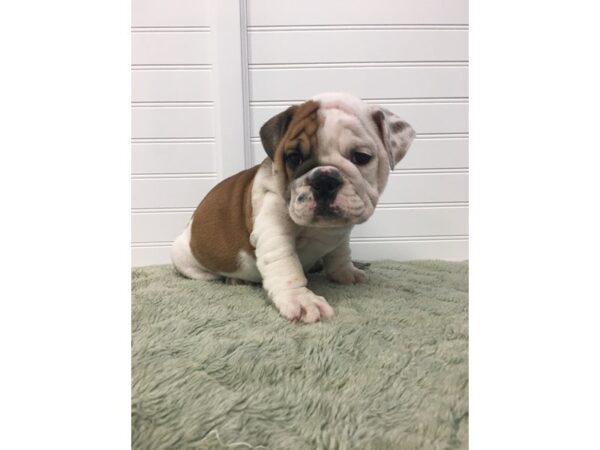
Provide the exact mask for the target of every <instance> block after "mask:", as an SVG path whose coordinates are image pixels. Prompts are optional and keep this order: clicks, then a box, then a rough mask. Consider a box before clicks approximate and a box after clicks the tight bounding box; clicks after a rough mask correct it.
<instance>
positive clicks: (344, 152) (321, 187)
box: [260, 93, 415, 227]
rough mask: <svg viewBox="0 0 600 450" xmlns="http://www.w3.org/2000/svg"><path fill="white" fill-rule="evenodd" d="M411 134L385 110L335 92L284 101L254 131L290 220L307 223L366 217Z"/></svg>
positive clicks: (319, 224)
mask: <svg viewBox="0 0 600 450" xmlns="http://www.w3.org/2000/svg"><path fill="white" fill-rule="evenodd" d="M414 136H415V132H414V131H413V129H412V127H411V126H410V125H409V124H408V123H406V122H404V121H403V120H401V119H400V118H399V117H397V116H396V115H394V114H393V113H392V112H390V111H388V110H386V109H384V108H381V107H378V106H373V105H367V104H366V103H364V102H362V101H361V100H360V99H358V98H356V97H354V96H351V95H349V94H342V93H326V94H320V95H318V96H316V97H313V98H312V99H311V100H308V101H307V102H305V103H302V104H300V105H294V106H291V107H289V108H288V109H286V110H285V111H283V112H281V113H279V114H277V115H276V116H274V117H272V118H271V119H269V120H268V121H267V122H266V123H265V124H264V125H263V126H262V128H261V129H260V137H261V140H262V144H263V147H264V148H265V150H266V152H267V154H268V155H269V157H270V158H271V159H272V160H273V175H274V176H275V178H276V180H277V183H278V186H279V189H280V192H281V194H282V195H283V197H284V198H285V199H286V201H287V203H288V208H289V213H290V217H291V218H292V220H293V221H294V222H296V223H297V224H298V225H303V226H311V227H340V226H347V225H352V224H358V223H362V222H364V221H366V220H367V219H368V218H369V217H370V216H371V215H372V214H373V212H374V210H375V206H376V205H377V202H378V200H379V196H380V194H381V192H382V191H383V188H384V187H385V185H386V182H387V179H388V175H389V171H390V170H391V169H393V168H394V167H395V166H396V164H397V163H398V162H399V161H400V160H401V159H402V158H403V157H404V155H405V154H406V152H407V150H408V148H409V146H410V144H411V142H412V140H413V138H414Z"/></svg>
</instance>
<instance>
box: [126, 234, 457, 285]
mask: <svg viewBox="0 0 600 450" xmlns="http://www.w3.org/2000/svg"><path fill="white" fill-rule="evenodd" d="M350 248H351V249H352V259H354V260H359V261H360V260H362V261H377V260H382V259H392V260H395V261H410V260H415V259H444V260H449V261H464V260H466V259H468V258H469V243H468V241H467V240H432V241H385V242H352V243H351V244H350ZM169 255H170V246H166V245H165V246H162V245H161V246H152V245H148V246H140V247H137V246H136V247H132V249H131V260H132V265H133V266H134V267H138V266H147V265H153V264H171V258H170V256H169ZM309 287H310V286H309Z"/></svg>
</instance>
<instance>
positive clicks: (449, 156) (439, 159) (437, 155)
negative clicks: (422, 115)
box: [396, 138, 469, 170]
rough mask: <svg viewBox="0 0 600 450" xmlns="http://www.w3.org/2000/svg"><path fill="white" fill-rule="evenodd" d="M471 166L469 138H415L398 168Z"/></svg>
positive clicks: (459, 167)
mask: <svg viewBox="0 0 600 450" xmlns="http://www.w3.org/2000/svg"><path fill="white" fill-rule="evenodd" d="M468 166H469V140H468V139H467V138H460V139H455V138H452V139H415V140H414V141H413V143H412V145H411V146H410V149H409V150H408V153H407V154H406V156H405V157H404V159H402V160H401V161H400V162H399V163H398V165H397V166H396V170H407V169H408V170H410V169H462V168H465V167H468Z"/></svg>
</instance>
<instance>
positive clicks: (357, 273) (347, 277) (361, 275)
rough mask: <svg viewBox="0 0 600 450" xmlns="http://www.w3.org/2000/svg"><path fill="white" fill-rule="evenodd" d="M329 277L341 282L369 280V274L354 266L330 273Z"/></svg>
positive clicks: (363, 281)
mask: <svg viewBox="0 0 600 450" xmlns="http://www.w3.org/2000/svg"><path fill="white" fill-rule="evenodd" d="M328 276H329V279H330V280H333V281H335V282H337V283H341V284H357V283H366V282H367V281H368V280H369V277H368V276H367V274H366V273H365V272H364V271H362V270H360V269H357V268H356V267H354V266H348V267H344V268H342V269H339V270H336V271H335V272H331V273H329V274H328Z"/></svg>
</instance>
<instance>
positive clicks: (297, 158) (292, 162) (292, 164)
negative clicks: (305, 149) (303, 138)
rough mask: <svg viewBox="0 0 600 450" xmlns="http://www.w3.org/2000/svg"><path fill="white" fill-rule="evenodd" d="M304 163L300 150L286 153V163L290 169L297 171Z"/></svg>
mask: <svg viewBox="0 0 600 450" xmlns="http://www.w3.org/2000/svg"><path fill="white" fill-rule="evenodd" d="M301 162H302V153H301V152H300V151H299V150H292V151H291V152H288V153H286V155H285V163H286V164H287V165H288V167H289V168H290V169H295V168H296V167H298V166H299V165H300V163H301Z"/></svg>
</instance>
